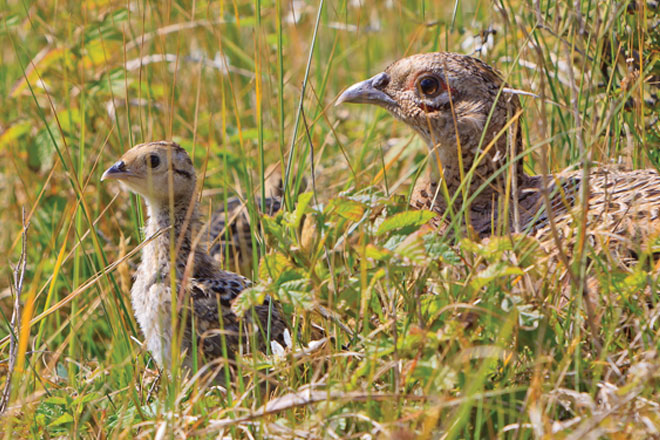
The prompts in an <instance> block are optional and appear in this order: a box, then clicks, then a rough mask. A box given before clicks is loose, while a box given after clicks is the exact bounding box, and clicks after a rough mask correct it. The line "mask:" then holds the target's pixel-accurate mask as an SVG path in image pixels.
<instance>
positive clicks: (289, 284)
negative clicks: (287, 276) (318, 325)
mask: <svg viewBox="0 0 660 440" xmlns="http://www.w3.org/2000/svg"><path fill="white" fill-rule="evenodd" d="M277 294H278V296H279V298H281V299H283V298H288V299H289V300H290V301H291V303H292V304H293V306H294V307H296V308H298V309H304V310H310V309H311V308H312V306H313V305H314V298H313V297H312V295H311V288H310V282H309V280H308V279H306V278H300V279H297V280H291V281H286V282H283V283H281V284H280V287H279V290H278V293H277Z"/></svg>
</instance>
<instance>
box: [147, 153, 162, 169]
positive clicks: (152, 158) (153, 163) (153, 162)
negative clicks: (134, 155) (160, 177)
mask: <svg viewBox="0 0 660 440" xmlns="http://www.w3.org/2000/svg"><path fill="white" fill-rule="evenodd" d="M148 163H149V167H150V168H156V167H157V166H158V165H160V157H158V155H157V154H150V155H149V161H148Z"/></svg>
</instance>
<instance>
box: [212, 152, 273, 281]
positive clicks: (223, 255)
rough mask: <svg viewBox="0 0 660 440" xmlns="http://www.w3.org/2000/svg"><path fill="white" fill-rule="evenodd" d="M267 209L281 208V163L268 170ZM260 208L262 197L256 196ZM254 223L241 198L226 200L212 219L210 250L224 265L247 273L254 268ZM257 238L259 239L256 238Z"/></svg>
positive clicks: (269, 213) (270, 213)
mask: <svg viewBox="0 0 660 440" xmlns="http://www.w3.org/2000/svg"><path fill="white" fill-rule="evenodd" d="M264 174H265V177H266V180H265V182H264V194H265V195H266V197H265V198H264V207H265V210H264V212H260V214H267V215H274V214H275V213H277V212H278V211H279V210H280V209H281V208H282V174H281V172H280V167H279V164H273V165H271V166H270V167H268V169H266V171H265V173H264ZM255 203H256V206H257V209H261V207H262V204H261V198H259V197H257V198H256V201H255ZM254 228H255V226H254V225H253V224H252V222H251V221H250V213H249V212H248V208H247V206H246V204H245V202H243V201H242V200H241V199H240V198H239V197H232V198H230V199H228V200H227V203H226V205H225V204H222V206H221V207H220V208H219V209H218V210H216V211H215V212H213V215H212V216H211V221H210V222H209V229H208V236H209V240H210V249H209V253H210V254H211V256H212V257H213V258H215V259H216V260H217V261H218V262H219V263H220V264H221V265H223V266H224V267H229V268H232V269H234V268H235V269H236V270H238V271H239V272H240V273H243V274H248V273H249V272H250V268H252V265H253V261H252V249H253V246H252V239H253V235H254V232H255V230H254ZM255 239H256V238H255Z"/></svg>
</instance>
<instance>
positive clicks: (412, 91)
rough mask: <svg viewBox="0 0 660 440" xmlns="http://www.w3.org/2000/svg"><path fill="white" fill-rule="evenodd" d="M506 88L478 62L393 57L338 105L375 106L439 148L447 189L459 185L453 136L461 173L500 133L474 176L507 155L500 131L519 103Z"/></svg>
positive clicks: (451, 56) (442, 55) (444, 55)
mask: <svg viewBox="0 0 660 440" xmlns="http://www.w3.org/2000/svg"><path fill="white" fill-rule="evenodd" d="M504 86H505V84H504V82H503V80H502V78H501V77H500V75H499V74H498V73H497V72H496V71H495V70H494V69H493V68H492V67H490V66H488V65H487V64H485V63H484V62H482V61H481V60H478V59H476V58H472V57H469V56H466V55H459V54H455V53H449V52H436V53H426V54H418V55H412V56H410V57H407V58H403V59H401V60H399V61H396V62H395V63H393V64H391V65H390V66H388V67H387V68H386V69H385V71H383V72H381V73H379V74H377V75H376V76H374V77H372V78H370V79H368V80H366V81H362V82H359V83H357V84H354V85H353V86H351V87H349V88H348V89H347V90H346V91H345V92H344V93H343V94H342V95H341V96H340V97H339V99H338V101H337V104H341V103H343V102H353V103H369V104H376V105H379V106H381V107H383V108H385V109H387V110H388V111H389V112H390V113H392V115H394V116H395V117H396V118H398V119H400V120H401V121H403V122H405V123H406V124H407V125H409V126H410V127H412V128H413V129H415V131H417V132H418V133H419V134H420V135H421V136H422V138H424V140H425V141H426V143H427V145H428V146H429V148H431V149H436V150H437V152H438V156H439V159H440V162H441V164H442V168H443V169H444V178H445V179H446V181H447V184H448V186H449V188H450V190H451V189H452V188H455V187H457V186H458V185H459V184H460V180H459V176H460V174H461V173H460V170H459V163H460V162H461V161H459V150H458V148H459V142H458V141H457V139H458V140H460V148H461V150H460V153H461V156H462V157H461V159H462V163H463V168H464V170H463V171H464V172H467V171H468V170H469V169H470V168H471V167H472V165H473V163H474V161H475V159H476V158H477V157H479V155H480V152H481V151H483V150H485V149H486V147H487V146H488V145H489V144H490V142H491V141H492V140H493V139H495V138H496V137H497V136H498V135H499V138H498V139H497V141H496V142H495V143H494V145H493V146H492V147H491V148H490V149H488V151H487V152H486V154H485V155H484V157H483V158H482V159H481V160H480V161H479V163H478V165H477V168H476V175H477V176H479V175H481V176H485V175H490V174H491V173H492V172H494V171H495V170H497V169H498V168H500V167H501V166H502V165H503V164H504V163H505V162H506V160H507V158H508V157H510V155H509V154H510V149H509V148H508V145H509V144H508V136H507V133H506V132H505V131H504V130H503V129H504V128H505V127H506V126H507V121H508V120H509V119H510V118H511V117H513V116H514V115H515V114H516V113H517V112H518V110H519V108H520V103H519V101H518V98H517V96H515V95H514V94H510V93H506V91H504V93H503V89H504ZM491 110H492V116H491V118H490V121H489V122H488V116H489V114H490V113H491ZM512 127H513V129H514V132H515V133H514V136H515V138H516V139H515V141H514V142H513V143H512V144H513V145H514V146H515V147H516V148H518V147H519V146H520V142H521V139H520V136H519V134H518V130H519V129H518V122H515V123H514V124H512ZM484 129H485V130H486V132H485V136H484V139H483V141H482V140H481V137H482V133H484ZM457 133H458V136H457ZM509 140H510V139H509ZM519 166H520V165H519ZM478 181H479V179H478V178H477V179H475V183H477V182H478Z"/></svg>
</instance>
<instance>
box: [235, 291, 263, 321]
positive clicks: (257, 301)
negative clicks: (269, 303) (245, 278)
mask: <svg viewBox="0 0 660 440" xmlns="http://www.w3.org/2000/svg"><path fill="white" fill-rule="evenodd" d="M264 298H266V291H265V290H264V288H263V286H261V285H259V286H255V287H250V288H248V289H245V290H243V291H242V292H241V293H240V294H239V295H238V296H237V297H236V299H235V300H234V302H233V303H232V305H231V310H232V312H234V314H235V315H236V316H238V317H241V316H243V315H244V314H245V312H247V311H248V310H250V309H251V308H252V307H254V306H258V305H261V304H263V302H264Z"/></svg>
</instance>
